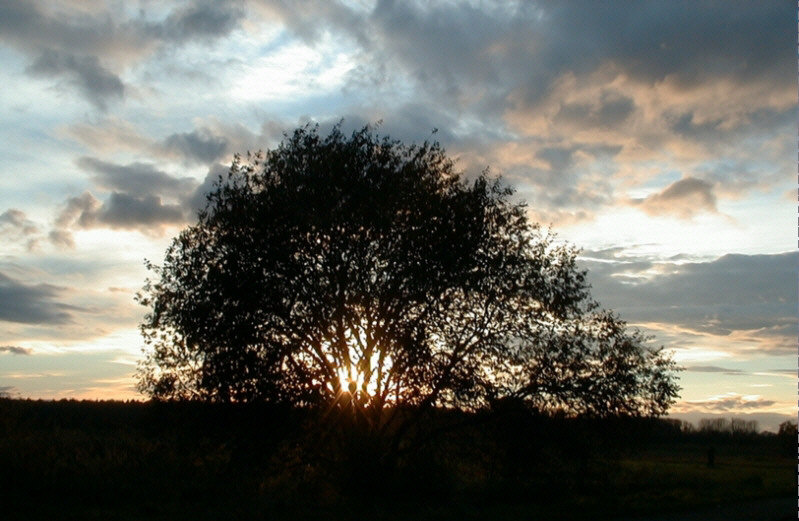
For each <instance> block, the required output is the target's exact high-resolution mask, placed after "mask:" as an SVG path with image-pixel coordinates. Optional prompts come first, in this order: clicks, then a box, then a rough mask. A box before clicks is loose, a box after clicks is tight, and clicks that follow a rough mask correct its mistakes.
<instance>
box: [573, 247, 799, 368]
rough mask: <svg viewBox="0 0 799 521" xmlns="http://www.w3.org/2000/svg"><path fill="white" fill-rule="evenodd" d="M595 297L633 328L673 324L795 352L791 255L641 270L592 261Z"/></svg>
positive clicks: (793, 259)
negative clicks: (644, 324)
mask: <svg viewBox="0 0 799 521" xmlns="http://www.w3.org/2000/svg"><path fill="white" fill-rule="evenodd" d="M582 263H583V265H584V266H586V267H587V268H588V269H589V281H590V282H591V283H592V286H593V294H594V296H595V297H596V298H597V299H599V300H600V301H601V302H602V304H603V305H604V306H606V307H609V308H612V309H615V310H617V311H619V312H620V313H621V314H622V316H623V317H624V318H625V319H627V320H629V321H630V322H634V323H665V324H674V325H677V326H680V327H682V328H685V329H687V330H689V331H697V332H704V333H710V334H714V335H731V334H733V333H738V334H740V335H750V336H748V337H747V336H744V337H742V338H743V339H744V340H747V339H748V340H747V341H748V342H750V343H751V346H752V347H753V348H755V347H757V348H759V349H764V350H772V351H773V352H777V353H789V352H793V351H795V329H796V307H797V295H796V291H795V287H794V284H792V283H789V281H795V280H796V263H797V257H796V254H795V253H793V252H790V253H782V254H774V255H740V254H729V255H724V256H723V257H720V258H718V259H716V260H714V261H711V262H693V263H684V264H670V263H658V264H653V265H651V268H657V270H658V272H659V273H656V274H654V275H652V274H651V273H644V270H646V269H648V268H645V267H644V266H636V265H635V264H626V263H624V262H608V261H606V260H602V261H600V260H596V261H592V260H589V259H586V258H584V259H583V260H582Z"/></svg>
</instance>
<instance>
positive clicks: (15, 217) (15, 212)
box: [0, 208, 39, 235]
mask: <svg viewBox="0 0 799 521" xmlns="http://www.w3.org/2000/svg"><path fill="white" fill-rule="evenodd" d="M0 229H11V230H14V231H16V232H18V233H20V234H22V235H32V234H34V233H37V232H38V231H39V228H38V226H36V224H35V223H34V222H33V221H31V220H30V219H28V218H27V216H26V215H25V212H23V211H22V210H19V209H17V208H10V209H8V210H6V211H5V212H3V213H1V214H0Z"/></svg>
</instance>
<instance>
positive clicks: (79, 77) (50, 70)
mask: <svg viewBox="0 0 799 521" xmlns="http://www.w3.org/2000/svg"><path fill="white" fill-rule="evenodd" d="M28 72H30V73H31V74H34V75H37V76H46V77H62V76H63V77H66V78H67V79H68V80H69V81H70V82H72V83H74V84H75V85H76V86H77V87H78V90H80V92H82V93H83V95H84V96H85V97H86V99H87V100H89V101H90V102H91V103H92V104H94V105H95V106H96V107H97V108H98V109H100V110H105V109H106V108H107V105H108V101H110V100H112V99H122V97H123V96H124V94H125V86H124V85H123V84H122V80H120V79H119V76H117V75H116V74H114V73H112V72H110V71H109V70H108V69H106V68H105V67H103V66H102V65H101V64H100V60H99V59H98V58H97V57H96V56H75V55H73V54H68V53H64V52H59V51H54V50H52V49H47V50H45V51H44V52H42V54H40V55H39V57H38V58H36V60H35V61H34V62H33V64H32V65H31V66H30V67H29V68H28Z"/></svg>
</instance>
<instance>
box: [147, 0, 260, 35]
mask: <svg viewBox="0 0 799 521" xmlns="http://www.w3.org/2000/svg"><path fill="white" fill-rule="evenodd" d="M243 16H244V9H243V3H242V2H236V1H233V2H215V1H213V0H202V1H195V2H192V3H188V4H186V5H181V6H180V7H178V8H177V9H175V10H174V11H173V12H172V13H170V14H169V16H167V18H166V19H165V20H164V21H163V23H161V24H160V25H156V26H150V28H149V33H150V34H152V35H155V36H159V37H160V38H162V39H164V40H166V41H171V42H176V43H183V42H187V41H211V40H214V39H216V38H219V37H221V36H225V35H227V34H229V33H230V32H231V31H232V30H233V29H235V28H236V27H237V26H238V24H239V21H240V20H241V18H242V17H243Z"/></svg>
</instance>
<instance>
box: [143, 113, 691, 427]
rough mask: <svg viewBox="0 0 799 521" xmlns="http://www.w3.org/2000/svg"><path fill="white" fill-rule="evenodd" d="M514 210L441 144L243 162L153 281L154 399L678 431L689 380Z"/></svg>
mask: <svg viewBox="0 0 799 521" xmlns="http://www.w3.org/2000/svg"><path fill="white" fill-rule="evenodd" d="M511 195H512V190H511V189H510V188H509V187H507V186H505V185H504V184H503V183H502V182H500V180H499V179H496V178H492V177H491V176H490V175H489V174H488V172H484V173H483V174H482V175H480V176H479V177H477V178H476V179H474V180H473V181H471V182H469V181H467V180H465V179H464V178H463V177H462V175H461V174H460V173H458V172H457V171H455V169H454V166H453V163H452V161H451V160H450V159H449V158H448V157H447V156H446V155H445V153H444V151H443V150H442V148H441V147H440V146H439V145H438V144H437V143H429V142H425V143H423V144H421V145H411V146H406V145H404V144H402V143H400V142H397V141H393V140H391V139H389V138H388V137H380V136H378V135H377V134H375V133H374V132H373V131H372V130H370V129H369V128H368V127H367V128H364V129H362V130H360V131H357V132H354V133H353V134H352V135H351V136H350V137H347V136H345V135H344V134H343V133H342V132H341V129H340V128H339V127H336V128H334V129H333V131H332V132H331V133H330V135H328V136H326V137H322V136H320V135H319V133H318V129H317V128H315V127H310V126H306V127H303V128H300V129H297V130H295V131H294V133H293V134H292V135H286V136H285V139H284V141H283V142H282V143H281V144H280V145H279V146H278V147H277V148H276V149H274V150H271V151H268V152H266V153H265V154H263V153H257V154H254V155H249V154H248V155H247V157H246V159H244V158H237V159H236V160H235V161H234V162H233V165H232V166H231V168H230V171H229V173H228V175H227V176H226V177H224V178H222V177H220V179H219V180H218V182H217V184H216V185H215V188H214V189H213V191H212V192H211V193H210V194H209V195H208V205H207V207H206V209H205V210H204V211H202V212H201V213H200V214H199V218H198V222H197V223H196V224H195V225H193V226H191V227H189V228H187V229H185V230H184V231H183V232H182V233H181V234H180V235H179V236H178V237H177V238H176V239H174V241H173V242H172V244H171V246H170V247H169V249H168V250H167V252H166V257H165V259H164V263H163V265H161V266H155V265H149V268H150V269H151V270H152V271H153V272H154V273H155V277H154V280H148V282H147V283H146V285H145V287H144V289H143V291H142V292H141V294H140V295H139V299H140V301H141V303H142V304H143V305H145V306H146V307H148V308H149V309H150V312H149V313H148V315H147V316H146V318H145V321H144V323H143V324H142V332H143V334H144V337H145V340H146V342H147V344H148V345H149V348H148V350H147V358H146V360H145V361H144V362H143V364H142V365H141V366H140V369H139V377H140V389H141V390H142V391H143V392H145V393H146V394H148V395H150V396H152V397H154V398H158V399H184V398H199V399H203V400H210V401H222V402H249V401H265V402H270V403H287V404H291V405H295V406H321V407H322V408H323V410H328V411H329V412H331V413H333V412H335V413H336V414H338V415H339V416H338V417H339V418H350V419H351V421H354V422H359V423H360V424H362V425H363V426H365V428H366V429H367V430H368V431H381V430H386V429H393V428H394V426H395V425H396V424H398V423H407V422H406V421H405V420H409V419H412V418H414V417H416V415H417V414H418V412H419V411H425V410H429V409H430V408H434V407H455V408H461V409H464V410H477V409H481V408H484V407H486V406H489V405H491V404H493V403H496V402H498V401H500V400H502V399H508V398H513V399H517V400H521V401H522V402H523V403H525V404H526V406H528V407H534V408H536V409H538V410H542V411H553V410H556V409H559V410H563V411H565V412H566V413H568V414H573V413H588V414H591V415H599V416H607V415H615V414H633V415H638V414H643V415H659V414H662V413H663V412H665V411H666V409H667V408H668V406H669V405H670V404H671V403H672V402H673V399H674V398H675V396H676V393H677V389H678V388H677V386H676V384H675V382H674V376H673V371H674V370H675V366H674V363H673V362H672V361H671V360H670V359H669V358H668V357H667V356H665V355H664V354H663V353H662V352H661V350H660V349H657V348H653V347H651V346H649V345H648V339H647V338H645V337H644V336H643V335H642V334H641V333H640V332H639V331H638V330H635V329H630V328H628V327H627V326H626V324H625V323H624V322H623V321H622V320H620V319H619V317H618V316H617V315H615V314H614V313H612V312H609V311H605V310H602V309H600V308H599V307H598V305H597V304H596V303H595V302H594V301H593V300H592V299H591V297H590V293H589V286H588V284H587V282H586V273H585V272H584V271H582V270H580V269H578V267H577V265H576V254H577V251H576V249H575V248H573V247H571V246H568V245H562V244H559V243H557V242H555V241H554V238H553V237H552V236H551V235H549V234H548V233H545V232H543V231H542V230H541V229H540V227H539V226H537V225H535V224H532V223H530V222H529V221H528V218H527V213H526V209H525V206H524V205H521V204H514V203H513V202H511V200H510V196H511ZM411 410H412V411H413V412H410V411H411ZM345 413H346V414H345ZM350 413H351V414H350Z"/></svg>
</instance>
